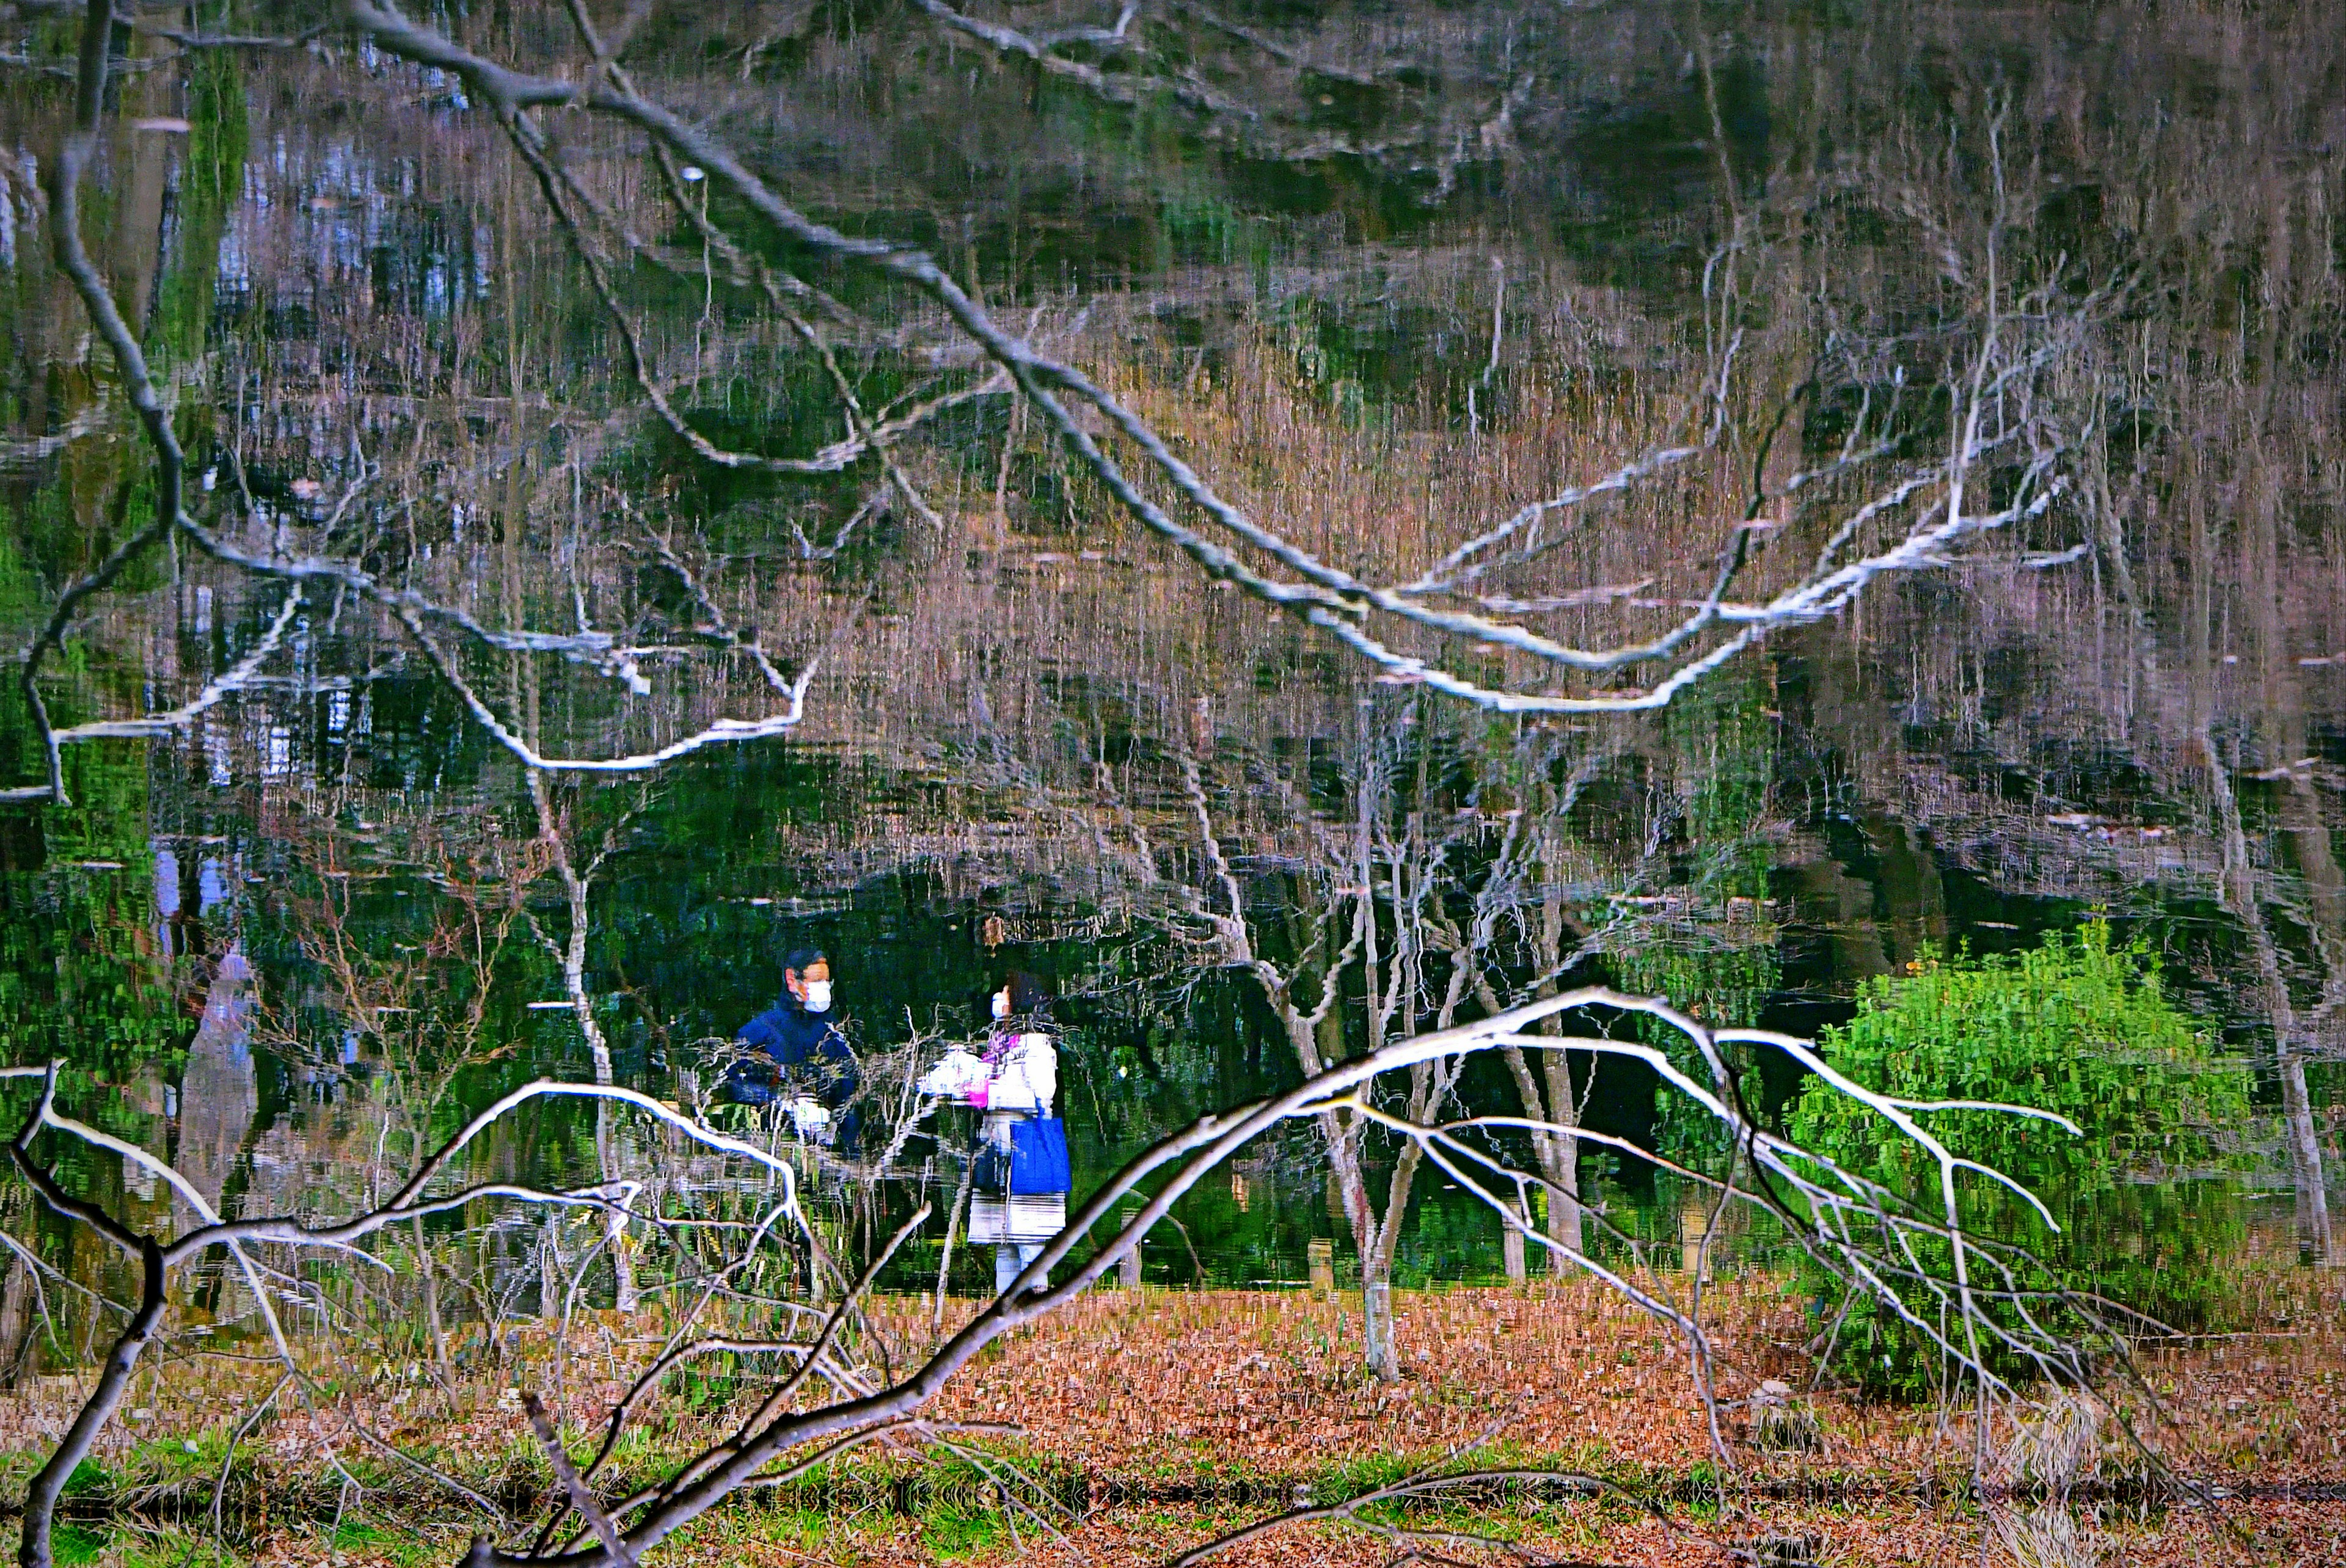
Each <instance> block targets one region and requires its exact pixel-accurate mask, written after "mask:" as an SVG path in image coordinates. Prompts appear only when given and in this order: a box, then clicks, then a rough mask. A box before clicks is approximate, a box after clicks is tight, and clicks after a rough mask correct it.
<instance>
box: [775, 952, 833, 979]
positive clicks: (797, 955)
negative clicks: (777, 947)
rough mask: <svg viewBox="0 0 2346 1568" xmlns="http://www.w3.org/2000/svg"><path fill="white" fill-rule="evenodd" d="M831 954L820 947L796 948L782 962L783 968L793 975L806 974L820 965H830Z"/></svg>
mask: <svg viewBox="0 0 2346 1568" xmlns="http://www.w3.org/2000/svg"><path fill="white" fill-rule="evenodd" d="M829 962H831V954H829V953H827V952H823V951H822V949H821V948H819V947H794V948H792V949H790V956H789V957H787V958H785V959H783V960H782V968H783V969H784V970H786V971H787V972H790V973H791V974H804V973H805V972H807V971H808V970H810V969H812V968H813V967H814V966H815V965H816V964H818V963H829Z"/></svg>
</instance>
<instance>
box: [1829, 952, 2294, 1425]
mask: <svg viewBox="0 0 2346 1568" xmlns="http://www.w3.org/2000/svg"><path fill="white" fill-rule="evenodd" d="M1908 967H1909V971H1910V972H1909V973H1907V974H1906V975H1903V976H1899V977H1892V978H1884V979H1877V980H1874V981H1872V982H1869V983H1867V985H1866V986H1865V988H1864V990H1863V991H1862V992H1861V993H1860V995H1859V999H1858V1015H1857V1017H1856V1018H1855V1019H1853V1020H1851V1023H1849V1024H1848V1025H1847V1026H1846V1027H1843V1028H1839V1029H1832V1030H1828V1031H1827V1032H1826V1033H1825V1036H1824V1039H1823V1041H1822V1045H1823V1050H1824V1054H1825V1056H1826V1059H1827V1060H1828V1061H1830V1062H1831V1064H1833V1065H1834V1066H1835V1067H1836V1068H1837V1069H1839V1070H1840V1071H1841V1072H1843V1073H1845V1074H1848V1075H1849V1076H1851V1078H1853V1079H1855V1080H1857V1081H1858V1082H1859V1083H1861V1084H1865V1085H1866V1086H1868V1087H1870V1088H1875V1089H1881V1090H1883V1091H1885V1092H1887V1093H1889V1094H1892V1095H1898V1096H1900V1097H1901V1098H1906V1099H1916V1100H1994V1101H2001V1102H2004V1103H2007V1104H2013V1105H2026V1106H2030V1107H2032V1108H2035V1109H2038V1110H2045V1111H2051V1112H2055V1113H2057V1114H2059V1115H2063V1116H2066V1117H2067V1118H2068V1119H2069V1120H2070V1121H2072V1122H2074V1123H2075V1124H2076V1125H2077V1127H2078V1129H2079V1133H2078V1135H2071V1134H2069V1133H2067V1132H2066V1131H2064V1130H2063V1129H2061V1128H2059V1127H2057V1126H2055V1125H2051V1124H2049V1123H2046V1122H2044V1121H2040V1120H2036V1119H2035V1118H2030V1117H2022V1116H2015V1115H2008V1114H2004V1113H1997V1112H1991V1111H1939V1112H1930V1113H1926V1114H1924V1115H1923V1123H1924V1125H1926V1126H1927V1127H1928V1128H1929V1129H1930V1131H1931V1132H1932V1133H1933V1135H1936V1136H1938V1137H1939V1138H1941V1139H1943V1141H1944V1142H1945V1144H1946V1145H1947V1146H1948V1147H1949V1148H1950V1149H1952V1150H1953V1152H1955V1153H1956V1154H1958V1155H1960V1156H1964V1157H1966V1158H1969V1159H1974V1160H1978V1161H1980V1162H1981V1163H1983V1164H1984V1165H1988V1166H1994V1168H1995V1169H1997V1170H1999V1171H2002V1172H2004V1174H2005V1175H2007V1176H2011V1177H2013V1178H2014V1179H2015V1180H2017V1181H2020V1182H2022V1183H2024V1184H2025V1185H2026V1186H2028V1187H2029V1188H2030V1189H2031V1190H2032V1191H2033V1192H2035V1194H2036V1195H2037V1196H2038V1197H2039V1198H2040V1199H2042V1200H2043V1201H2044V1203H2045V1207H2047V1208H2048V1209H2049V1210H2050V1211H2051V1212H2052V1214H2053V1216H2054V1217H2055V1220H2056V1222H2057V1223H2058V1225H2059V1227H2060V1228H2059V1230H2058V1231H2057V1232H2055V1231H2052V1230H2048V1229H2047V1227H2045V1223H2044V1220H2043V1218H2042V1217H2040V1216H2038V1215H2037V1214H2036V1213H2035V1210H2034V1209H2033V1208H2032V1207H2030V1206H2029V1205H2028V1204H2027V1203H2026V1202H2025V1200H2024V1199H2022V1198H2021V1197H2019V1196H2017V1195H2015V1194H2014V1193H2012V1192H2010V1191H2009V1190H2008V1189H2006V1188H2004V1187H2003V1186H2000V1185H1997V1184H1995V1183H1993V1182H1990V1181H1988V1180H1987V1179H1986V1178H1984V1177H1979V1176H1966V1177H1964V1181H1963V1186H1961V1188H1960V1189H1959V1194H1960V1196H1959V1212H1960V1213H1961V1214H1962V1217H1963V1220H1964V1226H1965V1227H1966V1228H1967V1229H1969V1230H1971V1231H1972V1232H1973V1233H1974V1234H1975V1235H1980V1236H1983V1237H1993V1238H1995V1239H1998V1240H2004V1241H2010V1242H2014V1243H2016V1244H2018V1245H2020V1246H2022V1247H2026V1248H2027V1249H2028V1250H2029V1251H2030V1252H2031V1253H2032V1254H2034V1256H2035V1257H2036V1258H2037V1259H2038V1260H2039V1261H2040V1262H2041V1263H2042V1264H2043V1266H2044V1268H2043V1269H2042V1270H2041V1271H2032V1274H2031V1277H2030V1278H2028V1279H2027V1280H2026V1282H2025V1283H2027V1285H2028V1286H2029V1287H2030V1288H2050V1287H2053V1286H2055V1285H2057V1286H2059V1287H2061V1288H2066V1289H2068V1290H2072V1291H2078V1292H2092V1293H2095V1294H2097V1295H2100V1296H2103V1297H2106V1298H2109V1299H2111V1300H2114V1301H2117V1302H2118V1303H2120V1304H2122V1305H2124V1306H2126V1307H2128V1308H2133V1309H2135V1310H2137V1311H2142V1312H2147V1313H2149V1314H2152V1315H2154V1316H2156V1317H2159V1318H2161V1319H2166V1320H2168V1321H2169V1322H2173V1323H2177V1324H2178V1325H2181V1326H2198V1325H2199V1324H2202V1323H2204V1322H2205V1321H2207V1319H2208V1317H2209V1315H2210V1314H2211V1312H2213V1311H2215V1310H2216V1309H2217V1308H2219V1305H2220V1301H2221V1289H2222V1287H2221V1283H2220V1282H2221V1279H2222V1271H2221V1269H2220V1268H2219V1264H2218V1259H2219V1257H2221V1256H2223V1254H2224V1253H2225V1252H2226V1251H2227V1250H2228V1248H2229V1247H2230V1246H2231V1245H2232V1244H2234V1243H2236V1242H2237V1241H2238V1239H2239V1231H2240V1219H2239V1215H2238V1213H2237V1208H2236V1206H2235V1204H2234V1203H2233V1201H2232V1199H2231V1196H2230V1195H2229V1193H2228V1192H2227V1191H2225V1190H2223V1189H2222V1188H2221V1187H2220V1186H2219V1184H2216V1183H2213V1182H2207V1181H2191V1180H2188V1179H2187V1178H2188V1177H2190V1176H2195V1175H2204V1174H2206V1173H2207V1172H2208V1171H2209V1169H2210V1168H2211V1167H2217V1166H2223V1165H2226V1164H2228V1163H2229V1158H2228V1156H2226V1155H2225V1154H2224V1153H2223V1149H2222V1143H2221V1139H2220V1136H2219V1134H2220V1132H2221V1130H2223V1129H2226V1128H2234V1127H2238V1126H2239V1125H2242V1124H2243V1123H2244V1122H2245V1120H2246V1119H2247V1117H2248V1115H2249V1076H2248V1074H2247V1072H2246V1071H2245V1070H2244V1069H2243V1068H2242V1067H2241V1066H2240V1065H2239V1064H2238V1063H2237V1062H2234V1061H2231V1060H2229V1059H2227V1058H2224V1057H2220V1056H2218V1055H2217V1054H2214V1052H2213V1051H2212V1050H2211V1048H2210V1045H2209V1043H2208V1038H2207V1036H2205V1035H2204V1034H2202V1033H2200V1032H2198V1031H2197V1030H2195V1029H2194V1028H2193V1027H2192V1025H2191V1022H2190V1020H2189V1019H2188V1018H2187V1017H2185V1016H2184V1014H2183V1013H2180V1012H2179V1011H2178V1009H2177V1008H2176V1007H2175V1005H2174V1003H2171V1002H2169V1001H2168V998H2167V996H2166V993H2165V992H2164V990H2163V988H2162V986H2161V984H2160V979H2159V972H2158V966H2157V961H2156V960H2155V959H2154V958H2153V957H2152V956H2151V954H2150V953H2149V952H2148V951H2147V948H2145V947H2144V946H2143V944H2141V943H2139V942H2137V943H2135V944H2134V945H2132V946H2130V947H2117V946H2114V945H2113V943H2112V941H2111V935H2110V928H2109V926H2108V924H2107V923H2106V922H2105V921H2098V920H2096V921H2091V922H2089V923H2088V924H2086V926H2084V927H2083V928H2081V929H2080V930H2079V931H2077V932H2075V933H2073V934H2071V935H2069V936H2066V937H2064V936H2062V935H2060V934H2058V933H2055V935H2054V936H2053V937H2051V938H2050V939H2048V940H2047V941H2046V942H2045V945H2044V946H2042V947H2040V948H2038V949H2036V950H2035V951H2034V952H2027V953H2024V954H2021V955H2019V956H2018V957H2017V958H2014V957H2009V956H1998V957H1991V958H1987V959H1974V958H1972V957H1970V956H1968V955H1967V954H1965V955H1958V956H1955V957H1953V958H1943V957H1940V956H1937V955H1934V954H1925V955H1924V956H1923V958H1920V959H1917V960H1916V961H1915V962H1913V964H1911V965H1909V966H1908ZM1790 1132H1791V1135H1792V1137H1793V1139H1794V1140H1795V1141H1796V1142H1798V1143H1800V1145H1802V1146H1803V1147H1805V1148H1809V1149H1812V1150H1814V1151H1815V1152H1817V1153H1818V1154H1821V1155H1823V1156H1828V1157H1830V1158H1831V1159H1832V1160H1834V1161H1835V1162H1836V1163H1838V1164H1840V1165H1841V1166H1843V1167H1844V1168H1845V1169H1848V1170H1850V1171H1852V1172H1854V1173H1857V1174H1860V1175H1862V1176H1870V1177H1872V1178H1873V1179H1874V1180H1876V1181H1879V1182H1881V1183H1882V1184H1883V1185H1884V1186H1888V1187H1890V1188H1892V1190H1893V1191H1897V1192H1902V1193H1904V1194H1907V1195H1909V1196H1913V1197H1914V1198H1915V1199H1916V1200H1917V1201H1918V1202H1921V1203H1923V1204H1925V1205H1929V1206H1933V1207H1935V1204H1936V1201H1937V1198H1936V1193H1937V1183H1938V1167H1937V1166H1936V1163H1935V1162H1934V1161H1933V1160H1931V1159H1930V1158H1929V1156H1926V1155H1925V1154H1923V1151H1922V1150H1921V1149H1919V1148H1918V1147H1917V1146H1916V1145H1914V1144H1913V1143H1912V1142H1911V1141H1910V1140H1908V1139H1906V1138H1905V1137H1904V1136H1903V1135H1901V1134H1899V1133H1898V1132H1897V1130H1896V1129H1895V1128H1893V1127H1892V1126H1891V1125H1889V1124H1888V1123H1887V1122H1885V1121H1883V1120H1882V1118H1881V1117H1880V1116H1879V1115H1875V1114H1874V1113H1873V1112H1872V1111H1870V1110H1868V1109H1866V1108H1865V1107H1863V1106H1862V1105H1859V1104H1858V1103H1857V1102H1856V1101H1854V1100H1851V1098H1849V1097H1848V1096H1847V1095H1842V1094H1840V1093H1838V1092H1836V1091H1834V1090H1832V1089H1831V1088H1830V1087H1829V1086H1827V1085H1826V1084H1823V1083H1822V1082H1821V1081H1817V1080H1811V1083H1810V1084H1808V1085H1807V1087H1806V1088H1805V1089H1804V1090H1803V1091H1802V1093H1801V1095H1800V1099H1799V1101H1798V1103H1797V1104H1796V1105H1794V1107H1793V1109H1792V1112H1791V1116H1790ZM1924 1261H1925V1263H1926V1264H1928V1265H1930V1266H1931V1267H1933V1268H1938V1269H1944V1268H1945V1267H1946V1265H1947V1264H1948V1263H1949V1261H1951V1260H1950V1259H1948V1258H1947V1257H1945V1249H1944V1248H1941V1249H1939V1252H1938V1253H1937V1254H1936V1255H1932V1254H1930V1253H1928V1252H1926V1253H1925V1254H1924ZM1843 1339H1844V1349H1846V1350H1847V1351H1848V1352H1849V1359H1848V1362H1847V1364H1846V1369H1848V1370H1851V1371H1853V1372H1855V1373H1857V1374H1859V1375H1860V1376H1861V1377H1862V1380H1864V1381H1866V1382H1868V1383H1869V1384H1872V1385H1874V1386H1877V1387H1886V1388H1890V1389H1894V1390H1899V1391H1902V1392H1907V1393H1914V1392H1919V1391H1921V1390H1923V1389H1924V1388H1926V1387H1928V1386H1929V1385H1930V1383H1931V1381H1932V1380H1933V1368H1932V1366H1931V1365H1930V1364H1929V1359H1928V1358H1927V1357H1924V1356H1923V1355H1921V1354H1920V1353H1919V1351H1918V1350H1917V1348H1916V1347H1915V1346H1914V1345H1913V1343H1912V1342H1911V1341H1910V1339H1909V1338H1908V1336H1907V1335H1905V1334H1904V1333H1903V1332H1902V1331H1901V1326H1900V1325H1898V1324H1896V1323H1895V1321H1894V1319H1892V1318H1891V1317H1890V1315H1889V1314H1887V1313H1886V1312H1876V1311H1874V1310H1873V1309H1872V1308H1870V1307H1861V1308H1858V1309H1856V1310H1855V1311H1853V1312H1852V1315H1851V1322H1850V1323H1849V1325H1848V1326H1847V1327H1846V1328H1845V1329H1844V1333H1843Z"/></svg>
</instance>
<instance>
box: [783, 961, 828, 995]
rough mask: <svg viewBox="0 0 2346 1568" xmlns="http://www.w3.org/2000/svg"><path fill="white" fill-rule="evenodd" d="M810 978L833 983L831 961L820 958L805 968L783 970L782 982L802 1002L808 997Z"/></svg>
mask: <svg viewBox="0 0 2346 1568" xmlns="http://www.w3.org/2000/svg"><path fill="white" fill-rule="evenodd" d="M810 980H819V981H821V982H822V983H824V984H826V985H828V984H829V983H831V961H830V960H829V959H823V958H819V959H816V960H815V961H814V962H812V963H810V964H808V965H807V966H806V968H805V969H803V970H797V969H786V970H784V971H782V983H784V984H786V985H788V986H789V987H790V994H791V995H792V996H795V997H797V998H798V999H799V1000H800V1001H801V1002H804V1001H805V1000H806V999H807V982H808V981H810Z"/></svg>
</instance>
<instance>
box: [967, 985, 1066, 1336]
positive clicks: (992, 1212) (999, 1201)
mask: <svg viewBox="0 0 2346 1568" xmlns="http://www.w3.org/2000/svg"><path fill="white" fill-rule="evenodd" d="M1050 1004H1051V993H1050V992H1049V990H1048V989H1047V988H1046V987H1045V985H1044V983H1042V982H1041V981H1040V980H1037V979H1036V978H1035V976H1033V975H1031V974H1025V973H1018V974H1013V975H1012V976H1011V977H1010V979H1009V981H1008V983H1005V985H1004V986H1003V988H1002V989H1001V990H1000V991H997V992H995V993H994V1037H993V1039H992V1040H990V1041H989V1042H988V1043H987V1044H986V1047H985V1055H984V1058H983V1060H984V1064H985V1067H986V1070H987V1075H986V1078H985V1080H984V1082H983V1083H980V1084H973V1085H972V1086H971V1087H970V1088H969V1090H968V1091H967V1093H966V1095H965V1096H964V1097H965V1098H966V1099H967V1101H968V1103H969V1104H970V1105H974V1106H978V1107H980V1108H982V1109H983V1110H984V1112H985V1119H984V1123H983V1124H982V1125H980V1127H979V1129H978V1138H979V1140H980V1141H981V1142H982V1143H985V1144H991V1145H994V1147H995V1148H997V1149H1000V1150H1002V1151H1003V1153H1004V1155H1005V1157H1006V1156H1007V1155H1008V1153H1009V1150H1010V1143H1011V1131H1010V1130H1011V1128H1012V1127H1013V1126H1014V1125H1016V1124H1017V1123H1019V1122H1022V1121H1024V1120H1025V1119H1026V1118H1028V1117H1030V1116H1036V1115H1042V1116H1047V1115H1051V1106H1052V1103H1053V1102H1054V1101H1055V1100H1056V1099H1057V1097H1058V1093H1059V1051H1058V1046H1057V1044H1056V1043H1055V1042H1054V1041H1053V1040H1052V1038H1051V1036H1050V1033H1049V1032H1048V1031H1046V1030H1045V1029H1044V1028H1042V1027H1041V1025H1042V1024H1043V1023H1046V1022H1047V1021H1048V1020H1047V1013H1048V1011H1049V1008H1050ZM1066 1223H1067V1195H1066V1194H1065V1193H1056V1194H1045V1195H1016V1196H1013V1195H1006V1194H1005V1196H1002V1197H999V1198H990V1197H979V1198H975V1199H974V1200H973V1202H972V1207H971V1209H970V1226H969V1238H970V1240H971V1241H972V1242H987V1241H991V1242H993V1243H994V1293H995V1294H996V1295H1000V1294H1001V1293H1002V1292H1004V1291H1005V1290H1007V1289H1009V1288H1010V1287H1011V1285H1012V1283H1013V1282H1014V1281H1015V1280H1016V1279H1017V1278H1018V1276H1019V1275H1020V1274H1022V1273H1024V1272H1025V1268H1026V1266H1027V1265H1028V1264H1030V1263H1032V1262H1034V1261H1035V1255H1036V1254H1038V1253H1040V1252H1041V1251H1042V1250H1043V1244H1044V1243H1045V1242H1046V1241H1048V1240H1050V1239H1051V1237H1054V1236H1056V1235H1057V1234H1058V1233H1059V1232H1060V1231H1061V1230H1062V1229H1063V1228H1065V1227H1066ZM1038 1283H1044V1284H1047V1283H1048V1280H1047V1279H1045V1280H1043V1281H1038Z"/></svg>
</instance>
